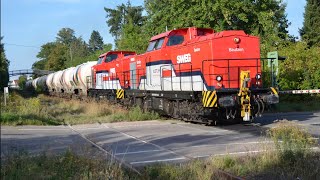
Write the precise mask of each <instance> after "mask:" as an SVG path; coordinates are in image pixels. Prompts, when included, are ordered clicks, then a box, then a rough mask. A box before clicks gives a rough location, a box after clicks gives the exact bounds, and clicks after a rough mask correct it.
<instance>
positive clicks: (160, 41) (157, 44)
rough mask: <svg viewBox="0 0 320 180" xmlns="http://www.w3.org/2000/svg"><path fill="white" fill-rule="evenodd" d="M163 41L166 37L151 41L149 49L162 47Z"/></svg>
mask: <svg viewBox="0 0 320 180" xmlns="http://www.w3.org/2000/svg"><path fill="white" fill-rule="evenodd" d="M163 41H164V38H160V39H157V40H154V41H151V42H150V43H149V46H148V48H147V51H153V50H157V49H160V48H161V47H162V44H163Z"/></svg>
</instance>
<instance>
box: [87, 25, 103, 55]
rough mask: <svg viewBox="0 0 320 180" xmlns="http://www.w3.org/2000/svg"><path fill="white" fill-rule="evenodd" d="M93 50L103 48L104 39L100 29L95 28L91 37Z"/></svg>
mask: <svg viewBox="0 0 320 180" xmlns="http://www.w3.org/2000/svg"><path fill="white" fill-rule="evenodd" d="M89 48H90V50H91V52H94V51H96V50H102V49H103V39H102V37H101V35H100V33H99V32H98V31H95V30H93V31H92V33H91V36H90V39H89Z"/></svg>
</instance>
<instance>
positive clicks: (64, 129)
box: [18, 128, 69, 131]
mask: <svg viewBox="0 0 320 180" xmlns="http://www.w3.org/2000/svg"><path fill="white" fill-rule="evenodd" d="M18 130H19V131H57V130H58V131H62V130H63V131H67V130H69V129H66V128H63V129H23V128H22V129H18Z"/></svg>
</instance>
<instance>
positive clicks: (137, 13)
mask: <svg viewBox="0 0 320 180" xmlns="http://www.w3.org/2000/svg"><path fill="white" fill-rule="evenodd" d="M104 9H105V11H106V13H107V16H106V17H107V25H108V27H110V30H109V32H110V33H111V35H112V36H113V37H114V38H115V44H116V47H117V48H118V40H119V39H123V38H122V35H123V27H124V26H125V25H126V24H128V23H129V21H130V23H132V24H133V25H134V26H142V25H143V24H144V22H145V20H146V17H144V16H143V15H142V11H143V7H142V6H131V3H130V1H128V2H127V4H121V5H119V6H117V7H116V8H115V9H110V8H104Z"/></svg>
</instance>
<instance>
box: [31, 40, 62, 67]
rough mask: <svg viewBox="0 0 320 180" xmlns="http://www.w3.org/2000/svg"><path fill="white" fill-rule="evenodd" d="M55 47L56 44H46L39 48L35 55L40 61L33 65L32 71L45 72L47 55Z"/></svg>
mask: <svg viewBox="0 0 320 180" xmlns="http://www.w3.org/2000/svg"><path fill="white" fill-rule="evenodd" d="M55 47H56V42H48V43H46V44H44V45H42V46H41V49H40V52H38V54H37V58H39V59H40V60H39V61H37V62H35V63H33V65H32V69H40V70H46V67H47V66H46V64H47V63H48V61H49V60H48V59H49V55H50V53H51V52H52V50H53V49H54V48H55Z"/></svg>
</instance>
